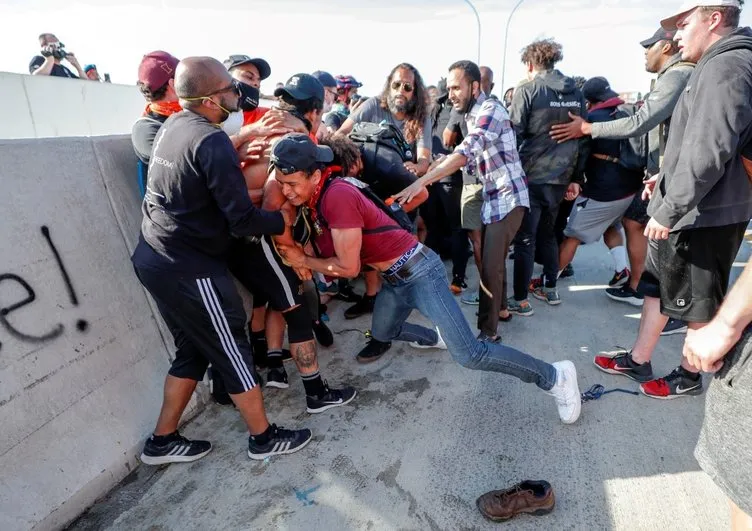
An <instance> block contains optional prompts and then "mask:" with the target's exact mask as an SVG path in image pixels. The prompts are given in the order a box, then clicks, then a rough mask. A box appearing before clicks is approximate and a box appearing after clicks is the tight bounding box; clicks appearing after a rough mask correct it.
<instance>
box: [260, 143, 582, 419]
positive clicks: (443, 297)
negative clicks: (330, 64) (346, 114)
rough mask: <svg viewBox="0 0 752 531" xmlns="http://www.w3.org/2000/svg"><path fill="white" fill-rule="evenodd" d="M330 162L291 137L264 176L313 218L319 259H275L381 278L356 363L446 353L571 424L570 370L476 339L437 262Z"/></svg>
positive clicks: (288, 253) (292, 253) (325, 153)
mask: <svg viewBox="0 0 752 531" xmlns="http://www.w3.org/2000/svg"><path fill="white" fill-rule="evenodd" d="M333 158H334V155H333V153H332V151H331V149H330V148H329V147H327V146H316V145H315V144H314V143H313V142H312V141H311V139H310V138H308V137H307V136H306V135H303V134H298V133H292V134H289V135H286V136H285V137H284V138H283V139H282V140H280V141H279V142H278V143H277V144H276V145H275V146H274V147H273V148H272V153H271V156H270V167H269V169H270V172H271V171H273V172H274V176H275V178H276V179H277V181H278V182H279V183H280V185H281V186H282V193H283V194H284V195H285V197H286V198H287V200H288V201H289V202H290V203H291V204H292V205H293V206H295V207H305V208H306V209H307V210H308V212H309V214H310V216H311V218H312V219H311V220H310V221H311V223H310V225H311V226H312V227H313V237H314V242H315V245H316V247H317V248H318V254H319V256H320V257H313V256H308V255H306V254H305V253H304V252H303V250H302V248H300V247H298V246H291V247H284V246H283V247H281V248H280V252H281V254H282V255H283V257H284V258H285V259H286V260H287V261H288V262H289V263H290V265H292V267H295V268H308V269H311V270H313V271H319V272H321V273H323V274H325V275H328V276H332V277H341V278H354V277H356V276H357V275H358V273H360V270H361V265H362V264H365V265H369V266H371V267H372V268H374V269H376V270H378V271H380V272H381V275H382V276H383V278H384V286H383V288H382V290H381V291H380V292H379V294H378V296H377V297H376V304H375V307H374V312H373V330H372V331H371V333H372V336H373V337H372V339H371V340H370V341H369V343H368V345H366V347H365V348H364V349H363V350H362V351H361V352H360V353H358V355H357V359H358V361H359V362H361V363H368V362H371V361H375V360H377V359H378V358H380V357H381V356H382V355H383V354H384V353H385V352H386V351H387V350H388V349H389V348H390V347H391V341H393V340H396V341H409V342H410V343H411V345H412V346H414V347H417V348H442V349H446V348H448V349H449V352H450V353H451V355H452V357H453V358H454V359H455V360H456V361H457V362H458V363H459V364H460V365H462V366H463V367H467V368H468V369H475V370H484V371H495V372H501V373H504V374H509V375H512V376H515V377H517V378H519V379H520V380H522V381H523V382H528V383H535V384H536V385H537V386H538V387H540V388H541V389H543V390H544V391H546V392H547V393H549V394H550V395H552V396H554V398H555V399H556V404H557V406H558V409H559V417H560V418H561V420H562V422H564V423H565V424H571V423H573V422H575V421H576V420H577V418H578V417H579V415H580V392H579V387H578V385H577V371H576V369H575V367H574V364H573V363H572V362H571V361H560V362H557V363H554V364H553V365H552V364H549V363H546V362H544V361H541V360H539V359H537V358H534V357H532V356H530V355H528V354H525V353H523V352H520V351H518V350H516V349H514V348H511V347H508V346H506V345H502V344H501V343H492V342H486V341H480V340H478V339H477V338H476V337H475V335H474V334H473V332H472V330H470V326H469V325H468V323H467V321H466V320H465V316H464V315H463V314H462V311H461V310H460V308H459V306H458V305H457V302H456V301H455V300H454V297H453V296H452V294H451V292H450V291H449V285H448V283H447V278H446V270H445V269H444V264H443V263H442V262H441V259H440V258H439V257H438V256H437V255H436V254H435V253H434V252H433V251H431V250H430V249H428V248H427V247H424V246H423V245H422V244H421V243H420V242H418V240H417V239H416V238H415V236H413V235H412V234H411V233H409V232H408V231H406V230H404V229H402V228H401V227H400V226H399V224H398V223H397V222H396V221H394V220H393V219H392V218H391V216H389V215H388V214H387V213H386V212H384V211H383V210H382V209H381V208H379V207H378V206H377V205H376V204H374V203H373V202H372V201H371V200H370V199H368V198H367V197H366V196H365V195H364V194H363V193H362V192H361V191H360V190H359V189H358V187H357V186H356V184H354V183H353V181H352V180H351V178H346V179H341V178H337V177H332V176H331V175H332V173H333V172H335V171H337V170H341V168H339V167H335V166H329V167H326V164H331V163H332V162H334V163H337V162H338V161H333ZM357 182H358V181H355V183H357ZM413 310H418V311H419V312H420V313H422V314H423V315H425V316H426V317H427V318H428V319H430V320H431V322H433V324H434V325H435V326H436V329H435V330H432V329H429V328H426V327H423V326H418V325H415V324H412V323H408V322H406V320H407V318H408V316H409V315H410V313H411V312H412V311H413Z"/></svg>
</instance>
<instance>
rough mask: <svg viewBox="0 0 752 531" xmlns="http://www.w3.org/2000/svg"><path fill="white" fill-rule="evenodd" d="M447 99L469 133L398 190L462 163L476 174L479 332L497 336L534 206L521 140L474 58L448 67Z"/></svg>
mask: <svg viewBox="0 0 752 531" xmlns="http://www.w3.org/2000/svg"><path fill="white" fill-rule="evenodd" d="M447 89H448V90H449V99H450V101H451V102H452V104H453V105H454V108H455V109H456V110H457V111H459V112H462V113H464V114H465V120H466V122H467V126H468V134H467V136H466V137H465V139H464V140H463V142H462V143H461V144H460V145H459V146H457V148H456V149H455V150H454V153H452V154H451V155H449V156H447V157H442V158H441V159H437V160H436V161H435V162H434V164H433V165H432V166H431V168H430V169H429V171H428V173H426V174H425V175H424V176H423V177H421V178H420V179H418V180H417V181H416V182H415V183H414V184H413V185H412V186H410V187H409V188H406V189H405V190H403V191H402V192H401V193H400V194H398V195H397V199H398V200H399V201H400V202H401V203H405V202H408V201H410V200H411V199H412V198H413V197H414V196H416V195H417V194H418V193H419V192H420V191H421V190H422V189H423V188H424V187H426V186H428V185H430V184H431V183H433V182H435V181H438V180H440V179H442V178H444V177H446V176H447V175H451V174H452V173H454V172H455V171H457V170H458V169H460V168H465V171H466V172H467V173H468V174H470V175H474V176H475V178H476V181H477V183H478V185H479V186H476V188H477V200H478V201H480V202H482V206H481V208H480V217H481V221H482V223H483V229H482V251H481V252H482V260H481V262H482V270H481V272H480V277H481V285H480V308H479V311H478V328H479V329H480V335H479V338H480V339H481V340H485V341H493V342H499V341H501V336H500V335H499V334H498V333H497V327H498V324H499V319H500V318H501V320H503V321H507V320H509V319H510V318H511V315H510V314H509V312H508V310H507V297H506V292H507V289H506V268H505V260H506V256H507V252H508V251H509V246H510V244H511V242H512V240H513V238H514V236H515V234H517V230H518V229H519V227H520V224H521V223H522V218H523V217H524V215H525V212H526V210H527V209H528V208H529V207H530V199H529V197H528V191H527V179H526V177H525V172H524V171H523V170H522V164H521V163H520V157H519V154H518V152H517V140H516V137H515V133H514V129H513V128H512V124H511V122H510V121H509V115H508V114H507V111H506V109H505V108H504V106H503V105H502V104H501V103H500V102H499V101H498V100H495V99H493V98H489V97H488V95H487V94H484V93H483V92H482V91H481V88H480V69H479V68H478V66H477V65H476V64H475V63H473V62H471V61H458V62H456V63H454V64H453V65H452V66H450V67H449V77H448V79H447Z"/></svg>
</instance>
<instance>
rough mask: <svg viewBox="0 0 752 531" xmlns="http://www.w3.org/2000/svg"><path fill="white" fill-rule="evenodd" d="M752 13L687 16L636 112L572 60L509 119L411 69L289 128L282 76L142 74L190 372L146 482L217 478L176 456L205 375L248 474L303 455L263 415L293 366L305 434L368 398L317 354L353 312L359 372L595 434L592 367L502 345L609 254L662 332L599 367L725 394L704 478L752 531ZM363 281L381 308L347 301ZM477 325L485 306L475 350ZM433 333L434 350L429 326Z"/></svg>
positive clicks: (163, 420)
mask: <svg viewBox="0 0 752 531" xmlns="http://www.w3.org/2000/svg"><path fill="white" fill-rule="evenodd" d="M742 4H743V1H739V0H710V2H704V3H703V2H697V1H691V2H688V3H687V4H686V5H685V6H683V7H682V8H681V9H680V11H679V13H678V14H676V15H675V16H673V17H670V18H667V19H665V20H663V21H662V22H661V27H660V29H658V31H656V33H655V34H654V35H652V36H651V37H649V38H647V39H646V40H644V41H642V42H640V43H639V45H640V46H641V48H642V49H643V52H644V55H645V67H646V70H647V71H648V72H650V73H652V74H655V75H656V78H655V81H654V83H653V86H652V88H651V91H650V93H649V94H648V95H647V96H646V97H645V98H644V100H643V101H641V102H638V103H636V104H632V103H627V102H625V101H624V100H623V99H622V98H620V96H619V94H618V93H617V92H616V91H614V90H613V89H612V88H611V86H610V83H609V81H608V80H607V79H606V78H604V77H594V78H591V79H587V80H586V79H583V78H577V77H569V76H566V75H564V74H563V73H561V72H560V71H559V70H557V69H556V65H557V63H559V62H560V61H561V60H562V59H563V53H562V47H561V45H560V44H558V43H557V42H556V41H554V40H553V39H543V40H537V41H535V42H533V43H531V44H530V45H528V46H526V47H525V48H524V49H523V50H522V53H521V61H522V63H523V64H524V66H525V67H526V69H527V79H525V80H524V81H522V82H521V83H520V84H519V85H518V86H516V87H513V88H507V89H506V90H505V92H504V93H503V97H502V98H501V99H499V98H497V97H496V96H494V95H493V93H492V91H493V89H494V83H493V71H492V70H491V69H490V68H489V67H486V66H480V65H476V64H475V63H473V62H471V61H458V62H455V63H452V64H451V65H450V66H449V67H448V69H447V74H446V77H445V78H442V79H441V80H439V82H438V83H437V84H436V85H430V86H427V85H426V84H425V82H424V80H423V78H422V77H421V74H420V72H419V70H418V69H417V68H416V67H415V66H413V65H411V64H409V63H400V64H398V65H396V66H395V67H394V68H393V69H392V70H391V72H389V73H388V74H387V76H386V79H385V83H384V87H383V89H382V91H381V93H380V94H378V95H376V96H372V97H365V96H363V95H361V94H360V93H359V92H358V90H359V89H361V88H362V85H361V84H360V83H359V82H358V81H357V80H356V79H355V78H354V77H353V76H352V75H337V76H334V75H332V74H330V73H328V72H324V71H320V70H319V71H315V72H312V73H310V74H309V73H299V74H296V75H294V76H292V77H291V78H290V79H288V80H287V82H286V83H284V84H278V85H277V86H276V87H275V89H274V92H273V98H274V100H275V104H274V105H273V107H271V108H265V107H260V106H259V103H260V99H261V97H262V95H261V83H262V81H264V80H266V79H268V78H269V77H270V76H271V73H272V68H271V66H270V64H269V63H268V62H267V61H266V60H264V59H262V58H258V57H253V56H249V55H242V54H239V55H231V56H229V57H228V58H226V59H225V60H224V62H219V61H218V60H216V59H213V58H210V57H186V58H182V59H178V58H176V57H174V56H173V55H171V54H169V53H167V52H165V51H154V52H151V53H148V54H146V55H145V56H144V57H143V60H142V61H141V63H140V66H139V70H138V87H139V89H140V91H141V93H142V94H143V96H144V98H145V100H146V108H145V110H144V112H143V115H142V116H140V117H138V119H137V120H136V122H135V124H134V126H133V131H132V141H133V147H134V151H135V153H136V155H137V157H138V159H139V171H138V181H139V186H140V189H141V193H142V195H143V197H144V199H143V222H142V226H141V235H140V238H139V243H138V245H137V248H136V250H135V252H134V254H133V257H132V261H133V265H134V268H135V271H136V275H137V277H138V279H139V280H140V282H141V283H142V284H143V285H144V286H145V287H146V289H147V290H148V291H149V292H150V294H151V295H152V297H153V298H154V301H155V302H156V305H157V307H158V309H159V312H160V313H161V315H162V317H163V318H164V321H165V323H166V324H167V326H168V327H169V329H170V331H171V332H172V334H173V336H174V339H175V346H176V354H175V359H174V361H173V363H172V366H171V368H170V370H169V374H168V375H167V378H166V381H165V390H164V401H163V404H162V408H161V412H160V414H159V418H158V421H157V425H156V428H155V430H154V432H153V435H152V436H151V437H150V438H149V439H148V440H147V442H146V443H145V446H144V450H143V453H142V456H141V459H142V461H143V462H144V463H146V464H152V465H156V464H165V463H174V462H189V461H194V460H196V459H200V458H202V457H204V456H205V455H207V454H208V453H209V452H210V450H211V443H210V442H208V441H198V440H189V439H187V438H185V437H183V436H182V435H180V433H179V432H178V430H177V428H178V423H179V420H180V417H181V415H182V413H183V411H184V409H185V407H186V405H187V404H188V401H189V399H190V397H191V395H192V393H193V392H194V389H195V387H196V384H197V382H199V381H201V380H203V379H204V377H205V374H206V373H207V370H208V371H209V374H210V377H209V379H210V382H211V386H212V394H213V395H214V397H215V398H216V400H217V401H218V402H220V403H225V404H230V403H232V404H234V405H235V407H236V408H237V410H238V411H239V413H240V414H241V416H242V418H243V419H244V421H245V422H246V424H247V426H248V430H249V441H248V456H249V457H250V458H251V459H265V458H267V457H270V456H273V455H280V454H289V453H293V452H297V451H299V450H301V449H302V448H304V447H305V446H306V445H307V444H308V443H309V442H310V441H311V439H312V431H311V430H310V429H307V428H303V429H285V428H283V427H281V426H277V425H276V424H274V423H271V422H270V420H269V419H268V418H267V415H266V411H265V408H264V401H263V397H262V391H261V389H262V387H263V388H266V389H269V388H277V389H284V388H287V387H288V386H289V381H288V374H287V371H286V369H285V363H284V362H285V361H286V360H287V359H291V360H292V362H293V363H294V364H295V366H296V367H297V370H298V373H299V374H300V377H301V380H302V385H303V387H304V389H305V395H306V411H307V412H308V413H311V414H316V413H321V412H323V411H327V410H329V409H331V408H335V407H341V406H345V405H347V404H350V403H351V402H353V401H354V400H355V399H356V398H357V390H356V389H355V388H353V387H351V386H348V385H346V384H345V383H343V384H341V385H339V386H334V385H332V386H330V385H329V383H328V381H327V380H326V379H325V378H324V377H323V376H322V374H321V371H320V368H319V364H318V347H317V344H318V345H320V346H324V347H328V346H331V345H332V344H334V341H335V339H334V335H333V334H332V332H331V331H330V329H329V327H328V325H327V321H328V319H329V317H328V305H331V304H332V301H334V300H339V301H344V302H346V303H348V304H349V306H348V307H347V308H346V309H345V311H344V316H345V318H346V319H354V318H357V317H360V316H364V315H369V314H371V315H372V317H371V319H372V325H371V327H370V331H369V333H368V340H367V342H366V344H365V345H363V347H362V348H361V349H360V350H359V352H357V353H353V354H355V359H356V361H357V362H359V363H373V362H375V361H376V360H378V359H380V358H381V357H382V356H384V355H386V354H387V352H388V351H389V350H390V348H391V346H392V343H393V342H395V341H402V342H408V343H409V344H410V345H411V346H412V347H414V348H425V349H442V350H447V351H448V352H449V354H450V355H451V356H452V358H453V359H454V360H456V361H457V363H459V364H460V365H461V366H463V367H465V368H469V369H474V370H482V371H493V372H499V373H503V374H507V375H511V376H514V377H516V378H518V379H519V380H521V381H523V382H527V383H534V384H535V385H536V386H537V387H538V388H540V389H541V390H543V391H544V392H545V393H547V394H549V395H551V396H552V397H553V399H554V402H555V404H556V406H557V410H558V413H559V416H560V419H561V421H562V422H563V423H565V424H571V423H574V422H576V421H577V419H578V418H579V416H580V413H581V398H580V390H579V387H578V383H577V370H576V368H575V365H574V364H573V363H572V362H571V361H568V360H562V361H558V362H556V363H553V364H551V363H548V362H545V361H543V360H540V359H538V358H536V357H533V356H531V355H529V354H527V353H524V352H521V351H519V350H517V349H515V348H513V347H512V346H510V345H507V344H505V343H503V342H502V335H501V333H500V332H499V327H500V322H501V323H508V322H510V321H511V320H512V319H513V316H516V317H525V318H528V317H531V316H533V315H534V313H535V306H534V304H538V303H535V301H533V302H532V303H531V301H530V300H529V299H530V296H532V298H534V299H536V300H538V301H541V302H542V303H545V304H548V305H551V306H558V305H561V304H566V302H567V301H566V300H565V299H564V300H563V299H562V297H561V295H560V293H559V291H558V289H557V283H558V282H559V280H560V279H562V278H566V277H570V276H572V275H574V274H575V271H574V268H573V267H572V261H573V259H574V257H575V254H576V251H577V249H578V247H579V246H580V245H582V244H593V243H595V242H597V241H598V240H600V239H601V238H603V241H604V243H605V244H606V246H607V247H608V249H609V253H610V255H611V257H612V259H613V271H614V272H613V277H612V278H611V280H610V282H609V288H608V289H607V290H606V293H605V294H604V296H608V297H609V298H610V299H612V300H614V301H617V302H620V303H627V304H630V305H634V306H638V307H641V308H642V316H641V320H640V327H639V331H638V335H637V338H636V341H635V343H634V345H633V347H632V348H631V349H629V350H619V351H614V352H603V353H600V354H599V355H597V356H596V357H595V358H594V363H595V366H596V367H597V368H598V369H600V370H602V371H604V372H606V373H609V374H614V375H621V376H625V377H628V378H631V379H633V380H636V381H637V382H639V383H640V389H641V392H642V393H643V394H644V395H646V396H648V397H651V398H659V399H671V398H678V397H684V396H696V395H701V394H703V392H704V389H703V381H702V378H701V373H702V372H710V373H717V376H716V378H715V379H714V381H713V383H712V385H711V386H710V389H711V391H710V392H709V393H708V395H707V398H706V400H707V415H706V418H705V422H704V426H703V431H702V435H701V439H700V442H699V443H698V447H697V451H696V455H697V457H698V460H699V461H700V463H701V465H702V467H703V468H704V469H705V470H706V471H707V472H708V473H709V474H711V476H712V477H713V478H714V479H715V480H716V482H717V483H718V484H719V485H720V486H721V488H722V489H723V490H724V491H725V493H726V494H727V495H728V496H729V498H730V499H731V501H732V504H733V508H734V518H735V520H734V521H735V522H736V523H737V524H738V525H749V523H750V521H749V520H745V518H747V519H748V518H749V517H748V516H745V513H746V515H749V514H752V505H750V503H751V502H750V500H752V468H751V467H750V464H749V463H750V462H749V459H748V456H749V455H750V452H751V451H752V448H751V447H750V443H749V441H750V440H752V416H750V415H749V413H748V411H747V408H748V406H749V404H750V403H752V370H746V369H748V368H749V366H750V365H752V354H750V353H751V352H752V328H751V327H750V326H749V323H750V321H752V302H750V298H749V296H748V295H749V292H750V289H752V266H747V268H746V269H745V271H744V273H743V274H742V276H741V277H740V279H739V280H738V281H737V283H736V285H735V286H734V288H733V289H732V291H731V292H730V293H729V294H728V296H727V297H726V292H727V289H728V287H729V286H728V284H729V278H730V272H731V268H732V265H733V262H734V259H735V257H736V254H737V252H738V250H739V248H740V246H741V243H742V241H743V238H744V235H745V230H746V228H747V225H748V222H749V220H750V218H751V217H752V107H750V105H749V101H750V96H752V30H750V29H749V28H740V27H739V15H740V12H741V9H742ZM40 45H41V46H42V55H40V56H38V57H35V58H34V60H33V61H32V64H31V65H30V71H31V73H33V74H35V75H57V76H64V77H75V74H74V73H73V72H72V71H71V70H70V69H69V68H67V67H66V66H65V65H63V64H61V61H63V60H66V61H67V62H68V63H69V64H70V65H71V66H73V67H74V68H75V69H76V71H77V73H78V76H79V77H89V78H90V79H94V80H98V79H99V74H98V73H97V71H96V67H95V66H94V65H88V66H87V67H86V68H81V66H80V65H79V63H78V61H77V59H76V58H75V56H74V55H73V54H71V53H70V52H64V51H63V52H61V50H64V48H63V46H62V45H61V44H60V43H59V41H58V40H57V38H56V37H55V36H54V35H52V34H43V35H42V36H40ZM636 45H637V43H635V49H637V46H636ZM502 88H504V87H502ZM471 256H472V257H473V259H474V263H475V265H476V267H477V269H478V273H479V275H478V276H479V282H478V286H473V287H472V288H471V287H469V286H468V278H469V276H468V275H467V267H468V262H469V259H470V257H471ZM443 260H448V261H450V262H451V270H452V271H451V279H448V278H447V274H446V266H445V265H444V262H443ZM508 260H510V262H509V263H511V264H512V265H513V271H512V290H511V295H509V296H508V295H507V273H506V267H507V261H508ZM536 263H538V264H540V266H542V273H541V275H540V276H539V277H535V276H534V274H533V272H534V269H535V264H536ZM360 276H362V277H363V279H364V284H365V292H364V293H363V294H362V295H358V294H357V293H356V290H355V288H354V283H353V282H352V279H355V278H358V277H360ZM460 303H462V304H469V305H477V306H478V317H477V323H476V324H477V332H474V331H473V327H471V325H470V324H469V323H468V322H467V320H466V319H465V317H464V315H463V313H462V311H461V308H460ZM413 310H418V311H419V312H420V313H421V314H423V315H424V316H425V317H426V318H427V319H428V320H429V321H430V322H431V323H432V327H424V326H419V325H417V324H413V323H410V322H408V318H409V316H410V314H411V312H412V311H413ZM679 332H686V340H685V344H684V349H683V356H682V359H681V363H680V365H679V366H678V367H677V368H676V369H675V370H674V371H672V372H671V373H670V374H669V375H666V376H663V377H659V378H656V375H654V374H653V371H652V367H651V357H652V354H653V351H654V349H655V347H656V345H657V343H658V341H659V338H660V337H661V335H664V334H670V333H679ZM285 336H286V337H287V344H288V345H289V347H288V349H285V348H284V345H285ZM604 341H605V342H607V340H605V339H604ZM745 456H746V457H745ZM548 488H549V489H550V486H549V487H548ZM539 489H542V490H541V492H538V490H539ZM520 492H523V493H527V498H526V500H527V501H526V502H525V503H524V504H522V505H520V503H519V502H510V501H509V500H510V499H511V497H510V496H509V495H499V493H498V492H495V493H489V495H487V496H482V497H481V498H480V499H479V501H478V507H479V509H480V510H481V512H482V513H483V514H484V515H485V516H487V517H489V518H492V519H505V518H507V517H509V516H513V515H514V514H517V513H518V512H526V511H527V512H535V511H541V510H543V509H544V508H545V507H547V505H546V504H549V503H551V499H550V492H548V491H546V489H545V488H543V487H541V486H540V485H532V486H527V487H521V488H518V489H517V490H516V491H515V493H516V495H519V493H520ZM515 493H512V494H515ZM502 494H503V493H502ZM515 503H517V505H514V504H515ZM510 504H511V505H510ZM513 506H514V507H513ZM523 506H524V507H523ZM544 506H545V507H544ZM745 522H746V524H745ZM740 528H742V527H740Z"/></svg>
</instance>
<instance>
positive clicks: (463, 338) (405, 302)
mask: <svg viewBox="0 0 752 531" xmlns="http://www.w3.org/2000/svg"><path fill="white" fill-rule="evenodd" d="M413 310H418V311H419V312H420V313H422V314H423V315H425V316H426V317H427V318H428V319H429V320H430V321H431V322H432V323H433V324H434V325H435V326H436V327H437V328H438V329H439V331H440V332H441V336H442V338H443V339H444V342H445V343H446V344H447V347H448V349H449V353H450V354H451V355H452V357H453V358H454V359H455V361H457V363H459V364H460V365H462V366H463V367H466V368H468V369H474V370H478V371H494V372H501V373H504V374H509V375H511V376H515V377H516V378H519V379H520V380H522V381H523V382H527V383H534V384H536V385H537V386H538V387H540V388H541V389H543V390H545V391H548V390H550V389H551V388H552V387H553V386H554V384H555V383H556V369H554V367H553V366H552V365H551V364H550V363H546V362H545V361H541V360H539V359H537V358H534V357H532V356H530V355H528V354H525V353H524V352H520V351H519V350H517V349H514V348H512V347H509V346H506V345H502V344H496V343H486V342H482V341H479V340H478V339H477V338H476V337H475V334H473V331H472V330H471V329H470V325H469V324H468V322H467V320H466V319H465V316H464V315H463V314H462V311H461V310H460V307H459V305H458V304H457V301H456V300H455V299H454V296H453V295H452V294H451V292H450V291H449V284H448V282H447V276H446V270H445V269H444V264H443V263H442V262H441V260H440V259H439V257H438V256H437V255H436V254H435V253H434V252H433V251H430V250H427V256H425V257H422V258H421V259H420V261H419V262H418V263H417V264H414V265H413V267H411V270H410V273H409V275H408V276H407V278H405V279H400V280H396V281H394V283H390V282H388V281H385V282H384V285H383V287H382V289H381V291H380V292H379V294H378V296H377V297H376V305H375V307H374V310H373V325H372V330H371V334H372V335H373V337H374V339H376V340H378V341H417V342H418V343H420V344H421V345H434V344H436V342H437V341H438V336H437V334H436V331H435V330H431V329H429V328H426V327H424V326H419V325H415V324H411V323H407V322H405V321H406V319H407V317H408V316H409V315H410V312H412V311H413Z"/></svg>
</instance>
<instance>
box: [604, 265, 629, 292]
mask: <svg viewBox="0 0 752 531" xmlns="http://www.w3.org/2000/svg"><path fill="white" fill-rule="evenodd" d="M631 275H632V273H631V272H630V271H629V269H627V268H624V269H622V270H621V271H616V272H614V276H613V277H612V278H611V280H609V282H608V287H609V288H620V287H622V286H625V285H626V284H627V282H629V277H630V276H631Z"/></svg>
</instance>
